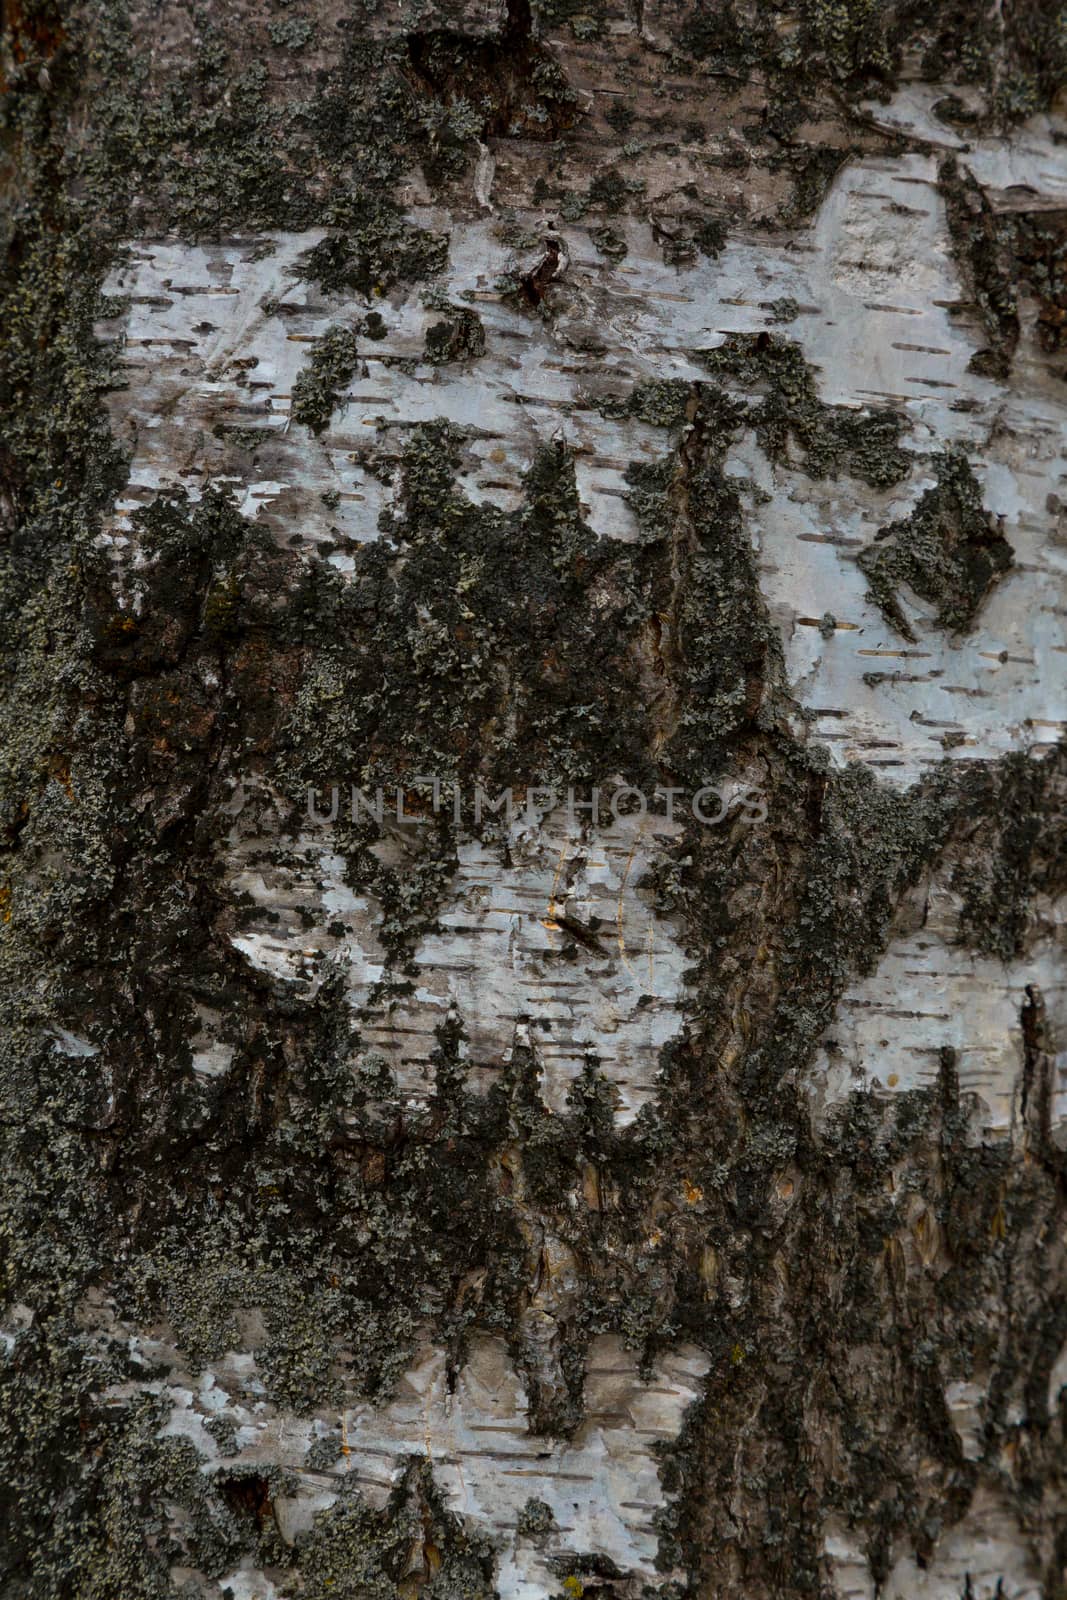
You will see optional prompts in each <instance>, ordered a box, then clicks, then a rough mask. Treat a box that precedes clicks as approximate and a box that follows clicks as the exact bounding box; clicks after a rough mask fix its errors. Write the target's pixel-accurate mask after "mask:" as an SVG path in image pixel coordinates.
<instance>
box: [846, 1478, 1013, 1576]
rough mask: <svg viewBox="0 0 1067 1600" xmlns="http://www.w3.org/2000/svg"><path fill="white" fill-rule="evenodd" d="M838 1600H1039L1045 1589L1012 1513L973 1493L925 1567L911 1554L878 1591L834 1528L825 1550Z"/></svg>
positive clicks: (850, 1538) (854, 1542) (851, 1544)
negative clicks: (964, 1511) (969, 1599)
mask: <svg viewBox="0 0 1067 1600" xmlns="http://www.w3.org/2000/svg"><path fill="white" fill-rule="evenodd" d="M823 1551H824V1557H825V1560H826V1564H827V1566H828V1568H829V1570H830V1573H831V1581H832V1583H833V1589H834V1593H835V1595H837V1596H838V1597H839V1600H960V1597H961V1596H962V1595H968V1596H971V1597H973V1600H1001V1597H1003V1600H1008V1597H1009V1596H1010V1600H1041V1596H1042V1595H1043V1594H1044V1589H1043V1588H1042V1585H1041V1580H1040V1577H1039V1574H1038V1572H1037V1570H1036V1568H1035V1566H1034V1564H1033V1562H1032V1560H1031V1559H1030V1556H1029V1554H1028V1550H1027V1545H1026V1541H1025V1537H1024V1535H1023V1532H1022V1530H1021V1528H1020V1527H1019V1523H1018V1521H1017V1519H1016V1517H1015V1516H1014V1515H1013V1514H1012V1512H1011V1510H1010V1509H1009V1508H1008V1507H1007V1505H1004V1504H1002V1503H1000V1502H999V1501H998V1500H997V1499H996V1498H995V1497H994V1495H993V1494H991V1493H990V1492H989V1490H987V1489H985V1488H981V1487H980V1488H979V1489H978V1490H977V1491H976V1492H975V1496H974V1499H973V1501H972V1502H971V1506H970V1508H969V1510H968V1512H967V1515H966V1516H965V1517H964V1518H963V1519H962V1520H961V1521H960V1522H958V1523H956V1524H955V1525H954V1526H953V1527H951V1528H949V1529H947V1530H946V1532H945V1533H944V1535H943V1537H942V1538H941V1540H940V1541H939V1543H938V1545H937V1548H936V1550H935V1551H934V1553H933V1555H932V1556H931V1558H930V1560H929V1562H928V1563H927V1565H926V1566H925V1567H920V1566H919V1565H918V1563H917V1562H916V1561H915V1560H914V1559H913V1558H912V1557H911V1556H908V1555H902V1556H901V1557H900V1558H899V1559H898V1560H897V1561H896V1562H895V1563H894V1565H893V1567H892V1570H891V1571H890V1573H889V1576H888V1578H887V1579H886V1581H885V1584H884V1585H883V1586H882V1588H880V1589H876V1587H875V1584H874V1580H873V1579H872V1577H871V1575H870V1570H869V1568H868V1566H867V1560H866V1556H865V1554H864V1552H863V1549H862V1547H861V1545H860V1543H859V1540H858V1539H857V1537H856V1535H855V1534H854V1533H852V1532H851V1531H849V1530H847V1529H844V1528H842V1527H841V1526H840V1525H839V1524H837V1523H834V1524H832V1525H831V1526H830V1527H829V1528H828V1530H827V1533H826V1535H825V1540H824V1545H823Z"/></svg>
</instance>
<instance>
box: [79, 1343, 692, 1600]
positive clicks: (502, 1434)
mask: <svg viewBox="0 0 1067 1600" xmlns="http://www.w3.org/2000/svg"><path fill="white" fill-rule="evenodd" d="M135 1343H136V1344H137V1346H138V1348H139V1349H140V1350H141V1351H142V1352H143V1353H144V1354H145V1355H146V1356H149V1357H150V1358H151V1359H152V1360H153V1361H162V1362H164V1363H166V1364H167V1365H168V1366H170V1367H171V1368H172V1371H171V1374H170V1376H169V1377H168V1378H167V1379H166V1380H165V1381H153V1382H150V1383H147V1384H138V1383H124V1384H120V1385H115V1386H113V1387H112V1388H110V1389H109V1390H107V1391H106V1394H105V1397H104V1398H105V1400H106V1401H107V1402H108V1403H110V1404H112V1405H122V1404H125V1403H127V1402H128V1401H129V1400H130V1399H132V1398H133V1397H134V1396H135V1395H136V1394H138V1393H140V1392H143V1391H145V1390H148V1391H150V1392H153V1393H160V1392H162V1393H163V1394H165V1396H166V1398H167V1399H168V1400H170V1402H171V1403H172V1406H173V1410H172V1412H171V1417H170V1420H169V1422H168V1423H167V1425H166V1427H165V1428H164V1430H163V1431H164V1433H165V1434H169V1435H175V1436H178V1437H182V1438H188V1439H189V1440H191V1442H192V1443H193V1444H194V1445H195V1447H196V1449H197V1450H198V1451H200V1452H201V1454H202V1455H203V1456H204V1457H205V1467H204V1470H205V1471H206V1472H215V1471H218V1470H220V1469H229V1468H232V1467H237V1468H244V1469H248V1468H254V1467H256V1466H257V1465H258V1466H267V1465H273V1466H279V1467H282V1468H284V1469H286V1470H287V1471H288V1472H289V1473H291V1474H292V1477H293V1479H294V1481H295V1488H294V1490H293V1492H292V1493H291V1494H288V1495H286V1496H283V1497H279V1498H278V1499H277V1501H276V1502H275V1515H276V1517H277V1520H278V1524H279V1528H280V1529H281V1532H282V1536H283V1537H284V1538H285V1539H286V1541H287V1542H289V1543H293V1542H294V1541H295V1540H296V1539H297V1538H298V1537H299V1535H300V1534H301V1533H303V1532H305V1531H306V1530H307V1529H308V1528H309V1527H310V1526H311V1524H312V1522H313V1520H314V1517H315V1515H316V1513H317V1512H320V1511H323V1510H325V1509H327V1508H328V1507H329V1506H330V1505H331V1504H332V1503H333V1502H334V1500H335V1499H336V1498H337V1491H338V1488H339V1485H340V1481H341V1480H342V1479H347V1478H354V1479H355V1483H356V1486H357V1487H358V1489H359V1491H360V1493H361V1494H362V1495H363V1496H364V1498H365V1499H366V1500H368V1501H369V1502H370V1503H371V1504H372V1505H376V1506H383V1505H384V1504H385V1502H386V1500H387V1499H388V1496H389V1493H390V1490H391V1489H392V1488H393V1486H394V1485H395V1483H396V1482H397V1480H398V1479H399V1477H400V1475H401V1474H402V1472H403V1470H404V1468H405V1466H406V1465H407V1463H408V1461H409V1460H410V1458H411V1457H412V1456H413V1455H414V1456H418V1457H422V1458H424V1459H426V1460H427V1461H428V1462H429V1463H430V1465H431V1466H432V1468H433V1473H434V1478H435V1480H436V1483H437V1486H438V1488H439V1490H440V1492H441V1493H442V1495H443V1497H444V1499H445V1502H446V1504H447V1506H448V1508H449V1510H450V1511H453V1512H454V1513H456V1514H457V1515H458V1516H461V1517H463V1518H464V1519H465V1520H467V1521H469V1522H470V1523H471V1525H472V1526H474V1527H477V1528H480V1529H482V1530H483V1531H485V1532H487V1533H489V1534H490V1535H491V1536H492V1538H493V1541H494V1544H495V1545H496V1548H497V1550H498V1552H499V1554H498V1569H497V1578H496V1583H497V1589H498V1592H499V1594H500V1596H501V1600H540V1597H542V1596H544V1595H545V1594H548V1593H552V1592H554V1591H555V1589H557V1588H558V1587H559V1584H560V1577H559V1574H558V1572H557V1573H553V1571H552V1568H551V1567H550V1565H549V1561H550V1560H551V1559H552V1558H560V1557H563V1558H565V1557H566V1556H567V1555H568V1554H573V1555H577V1554H578V1553H579V1552H584V1553H587V1554H588V1553H595V1554H597V1555H600V1556H606V1557H608V1558H609V1559H610V1560H612V1561H614V1562H615V1563H616V1564H617V1565H618V1566H619V1567H620V1568H622V1569H623V1571H625V1572H626V1573H627V1574H630V1575H632V1576H633V1577H635V1578H637V1579H639V1580H641V1581H643V1582H644V1583H646V1584H651V1585H653V1586H655V1587H659V1586H660V1585H661V1584H662V1583H663V1582H665V1581H666V1580H667V1579H668V1578H669V1577H670V1576H671V1574H669V1573H665V1572H657V1571H656V1567H655V1560H656V1551H657V1545H658V1538H657V1534H656V1530H655V1527H654V1525H653V1516H654V1514H655V1512H656V1511H658V1510H660V1509H661V1508H662V1507H663V1506H664V1505H665V1504H666V1496H665V1495H664V1492H663V1487H662V1485H661V1483H660V1477H659V1469H658V1464H657V1459H656V1455H655V1448H656V1446H657V1445H659V1444H660V1443H668V1442H670V1441H671V1440H672V1439H674V1438H676V1437H677V1434H678V1431H679V1429H680V1428H681V1425H682V1420H683V1417H684V1415H685V1412H686V1409H687V1407H688V1406H690V1405H691V1404H692V1403H693V1401H694V1400H695V1399H696V1398H697V1396H698V1394H699V1389H700V1380H701V1378H702V1377H703V1375H704V1373H705V1372H706V1370H707V1365H708V1362H707V1358H706V1356H704V1355H703V1354H702V1353H701V1352H700V1351H698V1350H696V1349H694V1348H692V1347H690V1346H681V1347H679V1348H678V1349H676V1350H672V1351H671V1352H670V1353H669V1354H667V1355H664V1356H663V1357H661V1358H660V1360H659V1361H658V1362H657V1364H656V1367H655V1370H654V1372H653V1374H652V1377H651V1379H650V1381H648V1382H643V1381H642V1380H641V1378H640V1377H639V1376H638V1374H637V1368H636V1363H635V1359H634V1357H633V1355H632V1354H630V1353H629V1352H628V1351H627V1350H626V1349H625V1348H624V1346H623V1344H622V1342H621V1340H619V1339H617V1338H615V1337H614V1336H602V1337H600V1338H598V1339H595V1340H594V1341H593V1344H592V1346H591V1348H590V1352H589V1357H588V1361H587V1367H586V1380H585V1418H584V1421H583V1422H582V1424H581V1427H580V1428H579V1430H578V1432H577V1433H576V1434H575V1436H574V1437H573V1438H572V1439H569V1440H566V1441H559V1440H550V1439H546V1438H542V1437H538V1436H536V1435H532V1434H530V1433H528V1432H527V1429H526V1421H527V1403H526V1396H525V1394H524V1392H523V1389H522V1385H521V1383H520V1381H519V1379H518V1377H517V1375H516V1373H515V1370H514V1368H513V1367H512V1365H511V1362H510V1360H509V1359H508V1356H507V1352H506V1350H505V1347H504V1345H503V1342H502V1341H500V1340H498V1339H491V1338H483V1339H479V1340H477V1341H475V1343H474V1344H473V1346H472V1349H471V1354H470V1359H469V1361H468V1363H467V1365H466V1366H465V1367H463V1368H462V1369H461V1371H460V1372H459V1374H458V1376H457V1377H456V1380H455V1387H454V1389H453V1390H452V1391H451V1392H450V1390H449V1385H448V1378H447V1371H446V1360H445V1355H444V1353H443V1351H441V1350H439V1349H436V1348H435V1347H433V1346H431V1345H429V1344H427V1345H424V1346H423V1347H422V1349H421V1350H420V1352H419V1354H418V1355H417V1356H416V1358H415V1360H414V1361H413V1362H412V1364H411V1366H410V1368H409V1370H408V1371H407V1373H406V1374H405V1375H404V1378H403V1379H402V1381H401V1383H400V1386H399V1389H398V1391H397V1393H396V1395H395V1396H394V1397H393V1398H392V1399H391V1400H390V1401H388V1402H387V1403H386V1404H384V1405H381V1406H373V1405H369V1404H359V1403H357V1404H353V1405H351V1406H349V1407H347V1408H346V1409H344V1410H342V1411H340V1412H335V1411H325V1410H323V1411H320V1412H319V1413H318V1414H317V1415H316V1416H314V1417H304V1416H297V1415H295V1414H294V1413H291V1412H284V1411H279V1410H278V1409H277V1408H276V1407H274V1406H273V1405H271V1404H270V1403H269V1402H268V1401H267V1400H266V1399H264V1398H259V1397H257V1394H256V1391H257V1389H258V1390H259V1391H260V1393H262V1385H260V1384H259V1383H258V1382H257V1380H256V1379H255V1366H254V1358H253V1357H252V1356H249V1355H230V1356H228V1357H227V1358H226V1359H225V1360H224V1361H221V1362H219V1363H217V1364H216V1367H215V1369H214V1371H212V1372H210V1373H204V1374H201V1375H199V1376H193V1375H191V1374H188V1373H186V1372H185V1371H184V1370H183V1368H182V1367H181V1364H180V1358H179V1357H178V1355H177V1353H176V1351H175V1350H174V1349H173V1347H171V1346H169V1345H168V1344H166V1343H160V1342H150V1341H144V1340H140V1339H138V1340H136V1341H135ZM211 1419H226V1420H228V1421H230V1422H232V1423H233V1425H234V1428H235V1432H236V1440H237V1445H238V1453H237V1454H236V1455H231V1456H226V1457H223V1456H221V1455H220V1453H219V1450H218V1446H217V1444H216V1441H215V1439H214V1437H213V1435H212V1433H211V1432H210V1431H209V1430H208V1428H207V1426H206V1424H207V1422H208V1421H209V1420H211ZM327 1434H332V1435H336V1436H338V1437H339V1439H340V1441H341V1442H340V1444H339V1446H338V1455H337V1459H336V1461H335V1462H334V1463H333V1464H332V1465H330V1466H329V1467H326V1468H321V1469H316V1470H311V1469H309V1468H308V1467H307V1466H306V1462H305V1458H306V1455H307V1452H308V1449H309V1447H310V1446H311V1445H312V1443H313V1442H314V1441H315V1440H316V1439H321V1438H323V1437H324V1436H325V1435H327ZM530 1499H534V1500H540V1501H543V1502H544V1504H545V1505H547V1506H548V1507H549V1509H550V1510H551V1512H552V1516H553V1521H554V1526H553V1527H552V1529H551V1530H550V1531H549V1532H547V1533H546V1534H544V1535H538V1536H537V1537H530V1536H529V1535H528V1534H525V1533H520V1531H519V1520H520V1515H521V1512H522V1510H523V1507H524V1506H525V1504H526V1502H527V1500H530ZM243 1570H244V1572H245V1574H246V1578H245V1581H246V1582H248V1583H250V1584H255V1583H259V1584H260V1585H261V1586H262V1584H263V1582H264V1581H265V1575H263V1574H261V1573H259V1572H255V1571H253V1570H252V1569H251V1568H250V1567H248V1566H246V1567H245V1568H244V1569H243ZM227 1581H228V1580H227ZM251 1592H256V1593H259V1594H263V1593H264V1592H269V1591H264V1589H263V1588H262V1587H260V1589H259V1590H255V1589H253V1590H252V1591H251Z"/></svg>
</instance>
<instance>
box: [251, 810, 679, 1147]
mask: <svg viewBox="0 0 1067 1600" xmlns="http://www.w3.org/2000/svg"><path fill="white" fill-rule="evenodd" d="M399 831H400V830H398V832H399ZM406 831H407V832H408V833H409V834H414V833H416V832H417V830H415V829H407V830H406ZM680 831H681V828H680V824H678V823H673V824H672V823H668V822H667V821H666V820H665V819H662V818H651V817H649V818H646V819H644V820H642V819H640V818H637V817H627V816H621V817H620V818H619V820H618V822H617V823H615V824H614V825H613V826H612V827H611V828H605V829H604V830H603V831H600V832H597V833H590V832H588V830H583V829H582V828H581V827H580V826H578V825H577V824H576V825H571V824H570V823H569V822H568V818H567V816H566V814H565V812H564V811H562V810H560V811H556V812H553V813H552V814H551V815H548V816H546V817H544V818H543V819H542V820H541V821H540V824H539V825H537V826H530V825H529V823H528V822H525V821H523V820H520V819H516V821H515V822H514V824H513V825H512V827H511V829H510V832H509V844H508V859H507V860H506V861H505V859H504V853H503V851H502V849H501V848H500V847H499V846H493V845H483V844H480V843H479V842H478V841H477V840H471V839H468V840H466V841H465V842H463V843H461V844H460V846H459V851H458V855H459V864H458V867H457V870H456V873H455V876H454V878H453V880H452V884H451V887H450V890H449V893H448V896H447V899H446V902H445V904H444V905H443V906H442V908H441V912H440V914H439V919H438V920H439V931H437V932H433V933H429V934H427V935H426V936H425V937H423V938H422V939H421V940H420V941H419V943H418V944H417V946H416V948H415V950H414V953H413V961H414V965H415V966H416V968H417V969H418V976H417V978H415V979H414V980H413V981H414V982H415V993H414V995H411V996H404V997H402V998H400V999H399V1000H391V1001H386V1002H384V1003H383V1002H382V1001H381V1000H380V999H379V998H378V997H376V995H375V989H376V987H377V986H378V985H379V984H380V982H381V980H382V979H383V978H384V977H385V976H386V972H387V962H386V956H385V952H384V951H383V949H382V946H381V943H380V941H379V937H378V930H379V928H380V925H381V916H382V912H381V908H380V907H379V906H378V905H377V903H376V902H375V901H374V900H373V897H372V896H370V895H364V894H360V893H358V892H356V891H353V890H352V889H351V888H349V887H348V886H347V885H346V884H345V883H344V882H343V872H344V861H343V859H342V858H341V857H340V856H338V855H336V854H335V853H334V852H333V851H331V850H330V848H329V843H328V836H327V830H325V829H322V830H319V831H318V832H317V833H314V834H305V835H303V836H302V837H301V838H300V839H299V840H297V841H296V842H295V844H294V847H293V849H292V850H291V851H290V852H287V854H286V860H285V862H284V864H282V863H281V862H279V859H278V857H279V850H278V841H277V839H276V838H275V837H273V836H269V837H266V838H259V839H251V840H244V841H242V842H241V843H240V845H239V846H238V847H237V848H236V850H235V852H234V874H233V877H232V879H231V889H232V891H233V892H234V893H235V894H238V893H243V894H247V895H250V896H251V898H252V899H253V900H254V902H255V904H256V906H257V907H261V908H262V910H263V912H264V918H263V921H262V922H261V923H258V924H257V922H256V921H255V919H254V917H253V918H252V919H250V920H248V921H247V922H246V925H245V927H244V928H243V930H242V932H241V933H239V934H236V935H235V936H234V938H233V943H234V945H235V946H236V947H237V948H238V949H239V950H240V951H241V952H242V954H244V955H245V956H246V957H247V958H248V960H249V961H251V962H252V963H253V965H255V966H257V967H259V968H260V969H261V970H263V971H266V972H270V973H271V974H272V975H273V976H275V977H278V978H283V979H286V980H289V981H294V982H299V981H303V982H305V983H306V984H307V986H308V988H307V992H308V993H309V994H311V993H314V990H315V988H316V987H317V985H318V983H319V982H320V981H321V978H322V976H323V975H324V974H325V972H326V971H327V970H329V966H330V964H332V963H337V964H340V965H341V966H342V967H343V969H344V972H345V978H346V983H347V988H348V997H349V1003H350V1005H351V1006H352V1009H353V1011H354V1012H355V1013H356V1015H357V1017H358V1018H359V1019H360V1028H361V1035H362V1041H363V1045H364V1046H365V1047H366V1048H369V1049H373V1050H375V1051H377V1052H379V1053H380V1054H381V1055H382V1056H383V1057H384V1059H385V1060H386V1062H387V1063H388V1065H389V1067H390V1068H391V1070H392V1071H393V1073H394V1075H395V1078H396V1082H397V1087H398V1089H399V1091H400V1093H401V1094H402V1095H403V1096H404V1097H405V1098H406V1099H407V1100H409V1101H420V1100H424V1099H425V1098H426V1097H427V1096H428V1095H429V1094H430V1093H431V1092H432V1090H433V1084H434V1075H433V1067H432V1064H431V1061H430V1055H431V1052H432V1051H433V1049H434V1048H435V1044H436V1039H435V1030H436V1029H437V1028H438V1027H439V1026H440V1024H441V1023H442V1022H444V1021H445V1020H446V1018H447V1017H448V1016H449V1014H450V1013H453V1014H458V1016H459V1017H460V1019H461V1020H462V1022H463V1023H464V1025H465V1027H466V1030H467V1038H468V1053H469V1068H468V1070H469V1074H470V1082H471V1086H472V1087H474V1088H485V1087H487V1086H488V1084H489V1083H491V1082H492V1081H493V1079H494V1078H495V1077H496V1076H498V1074H499V1071H500V1068H501V1066H502V1065H503V1062H504V1060H506V1059H507V1055H508V1054H509V1053H510V1051H509V1049H508V1047H509V1046H510V1045H511V1043H512V1042H518V1043H521V1044H524V1045H532V1046H533V1047H534V1048H535V1050H536V1052H537V1055H538V1057H539V1059H540V1062H541V1064H542V1084H541V1089H542V1095H543V1097H544V1100H545V1102H546V1104H547V1105H548V1106H549V1108H550V1109H551V1110H553V1111H562V1110H565V1109H566V1101H567V1092H568V1089H569V1088H570V1086H571V1084H572V1083H573V1082H574V1080H575V1079H576V1078H577V1077H578V1076H579V1074H580V1073H581V1071H582V1068H583V1066H584V1063H585V1061H586V1059H587V1057H588V1056H589V1055H590V1054H592V1055H594V1056H596V1057H597V1059H598V1062H599V1065H600V1070H601V1071H603V1072H605V1073H606V1074H607V1076H608V1078H609V1080H610V1081H611V1083H612V1084H613V1085H614V1086H615V1089H616V1093H617V1097H618V1121H619V1123H620V1124H621V1125H625V1124H627V1123H629V1122H631V1121H632V1120H633V1118H634V1117H635V1116H636V1115H637V1113H638V1111H639V1110H640V1109H641V1107H642V1105H644V1104H646V1103H647V1102H648V1101H649V1100H650V1098H651V1097H652V1096H653V1095H654V1093H655V1085H656V1077H657V1072H658V1062H659V1054H660V1050H661V1049H662V1047H663V1045H664V1044H665V1043H666V1042H667V1041H668V1040H669V1039H671V1038H673V1037H674V1036H675V1035H676V1034H677V1033H678V1032H679V1031H680V1029H681V1026H682V1020H683V1007H684V1000H685V985H684V974H685V970H686V966H687V961H686V956H685V951H684V947H683V943H682V939H683V934H682V930H681V927H680V924H679V922H678V921H677V919H675V918H673V917H667V916H663V915H658V914H657V913H656V912H655V910H654V909H653V906H652V896H651V892H650V886H649V878H650V874H651V872H652V870H653V867H654V865H655V860H656V857H657V855H658V854H661V853H662V849H663V846H664V844H665V843H666V842H667V841H668V840H669V839H670V838H672V837H674V836H677V834H678V833H680ZM324 839H326V842H325V843H324ZM383 849H384V850H388V849H389V845H388V842H387V843H386V845H385V846H384V847H383ZM404 849H405V846H403V845H398V846H397V847H396V850H395V851H394V855H397V856H402V855H403V852H404ZM302 913H303V914H305V915H306V914H308V913H310V916H311V918H312V919H313V922H314V931H313V933H311V934H309V933H308V931H307V929H306V927H305V915H302ZM342 927H343V930H344V931H343V932H341V931H339V930H340V928H342ZM575 929H577V930H578V937H575V932H574V930H575ZM331 930H332V931H331ZM502 1050H503V1053H502Z"/></svg>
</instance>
